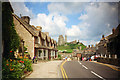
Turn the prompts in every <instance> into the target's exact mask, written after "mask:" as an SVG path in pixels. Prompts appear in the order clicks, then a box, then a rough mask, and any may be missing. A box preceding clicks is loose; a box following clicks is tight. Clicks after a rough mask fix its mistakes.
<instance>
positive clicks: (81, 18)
mask: <svg viewBox="0 0 120 80" xmlns="http://www.w3.org/2000/svg"><path fill="white" fill-rule="evenodd" d="M78 19H80V20H86V19H88V15H86V14H85V15H81V16H80V17H79V18H78Z"/></svg>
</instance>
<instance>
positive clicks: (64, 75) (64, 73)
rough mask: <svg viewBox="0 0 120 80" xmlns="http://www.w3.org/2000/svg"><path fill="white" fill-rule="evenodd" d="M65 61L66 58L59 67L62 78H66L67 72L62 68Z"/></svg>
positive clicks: (66, 79)
mask: <svg viewBox="0 0 120 80" xmlns="http://www.w3.org/2000/svg"><path fill="white" fill-rule="evenodd" d="M65 62H66V60H65V61H64V62H63V63H62V64H61V66H60V68H61V72H62V76H63V78H64V80H68V77H67V74H66V72H65V70H64V68H63V65H64V63H65Z"/></svg>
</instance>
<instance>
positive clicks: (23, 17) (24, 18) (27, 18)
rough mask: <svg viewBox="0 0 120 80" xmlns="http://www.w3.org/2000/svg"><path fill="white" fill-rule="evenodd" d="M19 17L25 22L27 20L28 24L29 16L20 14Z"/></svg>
mask: <svg viewBox="0 0 120 80" xmlns="http://www.w3.org/2000/svg"><path fill="white" fill-rule="evenodd" d="M21 19H22V20H24V21H25V22H27V23H28V24H29V23H30V17H29V16H22V17H21Z"/></svg>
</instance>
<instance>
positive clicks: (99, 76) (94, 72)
mask: <svg viewBox="0 0 120 80" xmlns="http://www.w3.org/2000/svg"><path fill="white" fill-rule="evenodd" d="M91 73H93V74H94V75H96V76H97V77H99V78H101V79H103V80H105V79H104V78H103V77H101V76H100V75H98V74H96V73H95V72H93V71H91Z"/></svg>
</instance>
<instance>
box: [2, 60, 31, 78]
mask: <svg viewBox="0 0 120 80" xmlns="http://www.w3.org/2000/svg"><path fill="white" fill-rule="evenodd" d="M31 65H32V64H31V61H30V60H29V59H20V58H19V59H14V60H13V59H3V60H2V78H3V79H5V80H6V79H17V80H18V79H21V77H22V75H24V74H25V73H26V72H28V71H32V67H31Z"/></svg>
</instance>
